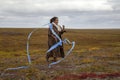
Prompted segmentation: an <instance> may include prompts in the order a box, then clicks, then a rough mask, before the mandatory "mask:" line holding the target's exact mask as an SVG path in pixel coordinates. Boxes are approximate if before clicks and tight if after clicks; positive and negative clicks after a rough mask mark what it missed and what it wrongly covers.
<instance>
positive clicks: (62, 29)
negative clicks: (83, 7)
mask: <svg viewBox="0 0 120 80" xmlns="http://www.w3.org/2000/svg"><path fill="white" fill-rule="evenodd" d="M60 27H61V26H60ZM64 32H66V30H65V26H64V25H63V28H62V27H61V31H60V34H63V33H64Z"/></svg>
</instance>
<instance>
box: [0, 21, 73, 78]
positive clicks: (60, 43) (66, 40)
mask: <svg viewBox="0 0 120 80" xmlns="http://www.w3.org/2000/svg"><path fill="white" fill-rule="evenodd" d="M45 25H49V27H50V30H51V31H52V33H53V34H54V35H55V36H56V38H58V40H59V42H57V43H56V44H55V45H53V46H52V47H51V48H50V49H49V50H48V51H47V52H46V53H48V52H50V51H52V50H53V49H55V48H57V47H58V46H61V45H62V43H65V44H72V47H71V49H69V51H68V52H67V53H66V55H65V57H64V58H62V59H60V60H58V61H56V62H52V63H50V64H49V66H48V67H49V68H51V66H52V65H54V64H58V63H60V62H61V61H62V60H64V59H65V58H66V57H67V56H68V55H69V54H70V53H71V52H72V50H73V49H74V47H75V42H74V41H73V42H70V41H69V40H68V39H64V40H61V38H60V37H59V36H58V35H57V34H56V33H55V31H54V30H53V24H52V23H48V24H45ZM45 25H43V26H45ZM38 29H39V28H36V29H34V30H32V31H31V32H30V33H29V35H28V37H27V47H26V50H27V58H28V63H29V65H31V64H32V61H31V57H30V52H29V41H30V37H31V35H32V34H33V33H34V32H35V31H36V30H38ZM29 65H28V66H20V67H16V68H7V69H5V70H4V72H3V73H1V75H0V76H3V75H4V74H5V72H6V71H7V70H18V69H26V68H29V67H30V66H29Z"/></svg>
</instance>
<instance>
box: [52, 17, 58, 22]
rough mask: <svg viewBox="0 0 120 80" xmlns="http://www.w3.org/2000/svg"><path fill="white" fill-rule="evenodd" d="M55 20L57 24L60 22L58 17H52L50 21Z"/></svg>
mask: <svg viewBox="0 0 120 80" xmlns="http://www.w3.org/2000/svg"><path fill="white" fill-rule="evenodd" d="M52 22H54V23H55V24H58V17H53V18H51V19H50V23H52Z"/></svg>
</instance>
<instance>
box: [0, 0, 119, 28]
mask: <svg viewBox="0 0 120 80" xmlns="http://www.w3.org/2000/svg"><path fill="white" fill-rule="evenodd" d="M53 16H57V17H59V24H60V25H65V26H66V28H77V29H101V28H102V29H105V28H112V29H113V28H117V29H118V28H119V29H120V0H0V28H47V27H48V26H43V25H44V24H46V23H49V20H50V18H52V17H53Z"/></svg>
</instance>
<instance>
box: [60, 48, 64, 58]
mask: <svg viewBox="0 0 120 80" xmlns="http://www.w3.org/2000/svg"><path fill="white" fill-rule="evenodd" d="M60 53H61V57H62V58H64V56H65V54H64V48H63V46H60Z"/></svg>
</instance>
